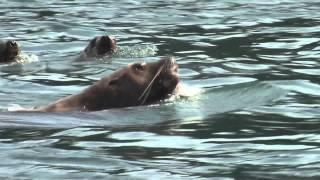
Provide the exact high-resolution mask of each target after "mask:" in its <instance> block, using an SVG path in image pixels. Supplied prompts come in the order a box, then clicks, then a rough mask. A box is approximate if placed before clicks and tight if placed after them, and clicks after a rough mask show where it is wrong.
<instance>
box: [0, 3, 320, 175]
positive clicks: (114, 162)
mask: <svg viewBox="0 0 320 180" xmlns="http://www.w3.org/2000/svg"><path fill="white" fill-rule="evenodd" d="M319 12H320V2H318V1H316V0H313V1H312V0H304V1H302V0H269V1H250V2H249V3H248V1H242V0H237V1H229V0H224V1H223V0H217V1H205V0H200V1H195V0H185V1H180V0H176V1H160V0H159V1H157V0H151V1H147V0H141V1H138V0H137V1H134V0H123V1H114V2H112V1H110V2H103V1H96V0H81V1H72V0H68V1H67V0H65V1H57V0H53V1H40V0H33V1H22V0H14V1H0V29H1V31H0V38H1V39H15V40H17V41H18V42H20V43H21V45H22V47H23V51H24V52H26V53H29V54H35V55H37V56H38V58H39V61H38V62H32V63H26V64H11V65H1V66H0V158H1V160H2V161H1V162H0V177H1V179H10V178H11V179H319V178H320V172H319V169H320V134H319V130H320V123H319V121H320V105H319V104H320V78H319V72H320V61H319V59H320V13H319ZM103 34H110V35H114V36H115V37H116V38H117V39H118V43H119V45H120V46H122V47H132V46H139V47H152V46H156V47H157V49H158V52H157V53H156V54H155V55H152V54H150V53H148V52H147V53H146V52H143V48H142V49H138V50H139V52H137V53H138V55H137V57H134V56H131V55H132V54H131V55H128V56H119V57H116V58H113V59H110V60H97V61H92V62H74V61H72V57H73V56H74V55H76V54H77V53H78V52H79V51H80V50H82V49H83V48H84V47H85V45H86V44H87V42H88V41H89V40H90V39H91V38H92V37H94V36H97V35H103ZM129 49H130V48H129ZM130 53H132V52H130ZM130 53H128V54H130ZM166 55H172V56H175V57H176V59H177V62H178V64H179V65H180V74H181V77H182V82H183V83H185V84H188V85H189V86H191V87H193V88H202V89H205V90H206V91H205V92H204V93H201V94H200V95H197V96H195V97H192V98H190V99H182V100H176V101H173V102H169V103H167V104H162V105H158V106H150V107H137V108H127V109H116V110H110V111H102V112H94V113H53V114H52V113H12V112H7V109H8V108H9V107H12V106H13V104H18V105H20V106H23V107H32V106H35V105H43V104H47V103H49V102H51V101H53V100H56V99H58V98H61V97H64V96H66V95H69V94H73V93H76V92H79V91H80V90H82V89H83V88H85V87H87V86H88V85H90V84H92V83H93V82H94V81H96V80H98V79H100V78H101V77H103V76H104V75H105V74H108V73H110V72H112V71H114V70H115V69H117V68H119V67H122V66H123V65H126V64H128V63H131V62H135V61H141V60H145V61H153V60H155V59H159V58H160V57H162V56H166ZM138 56H139V58H138Z"/></svg>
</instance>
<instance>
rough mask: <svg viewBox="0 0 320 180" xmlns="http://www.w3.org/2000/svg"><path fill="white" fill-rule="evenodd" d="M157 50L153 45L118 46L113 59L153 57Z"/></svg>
mask: <svg viewBox="0 0 320 180" xmlns="http://www.w3.org/2000/svg"><path fill="white" fill-rule="evenodd" d="M157 51H158V48H157V46H155V45H150V44H147V45H134V46H118V47H117V49H116V51H115V52H114V54H113V57H126V58H139V57H146V56H153V55H155V54H156V53H157Z"/></svg>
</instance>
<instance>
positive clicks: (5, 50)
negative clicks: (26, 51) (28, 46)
mask: <svg viewBox="0 0 320 180" xmlns="http://www.w3.org/2000/svg"><path fill="white" fill-rule="evenodd" d="M19 54H20V47H19V45H18V43H17V42H16V41H13V40H7V41H0V63H8V62H13V61H15V60H16V58H17V57H18V55H19Z"/></svg>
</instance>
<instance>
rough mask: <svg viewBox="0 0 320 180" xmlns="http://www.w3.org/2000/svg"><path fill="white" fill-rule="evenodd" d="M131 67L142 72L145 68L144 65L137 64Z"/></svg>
mask: <svg viewBox="0 0 320 180" xmlns="http://www.w3.org/2000/svg"><path fill="white" fill-rule="evenodd" d="M133 66H134V69H135V70H137V71H143V70H144V68H145V63H137V64H134V65H133Z"/></svg>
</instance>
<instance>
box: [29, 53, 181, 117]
mask: <svg viewBox="0 0 320 180" xmlns="http://www.w3.org/2000/svg"><path fill="white" fill-rule="evenodd" d="M177 71H178V65H177V64H176V61H175V59H174V58H172V57H170V58H163V59H160V60H159V61H156V62H151V63H134V64H129V65H128V66H126V67H123V68H121V69H119V70H117V71H115V72H114V73H112V74H110V75H109V76H106V77H104V78H102V79H101V80H99V81H98V82H96V83H94V84H93V85H91V86H89V87H88V88H87V89H85V90H83V91H82V92H80V93H79V94H75V95H71V96H67V97H65V98H62V99H60V100H58V101H56V102H54V103H52V104H50V105H48V106H45V107H41V108H36V109H33V110H32V111H43V112H66V111H98V110H104V109H110V108H121V107H129V106H138V105H148V104H152V103H156V102H159V101H160V100H163V99H165V98H167V97H168V96H170V94H172V93H173V92H174V91H175V89H176V87H177V85H178V83H179V76H178V72H177Z"/></svg>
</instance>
